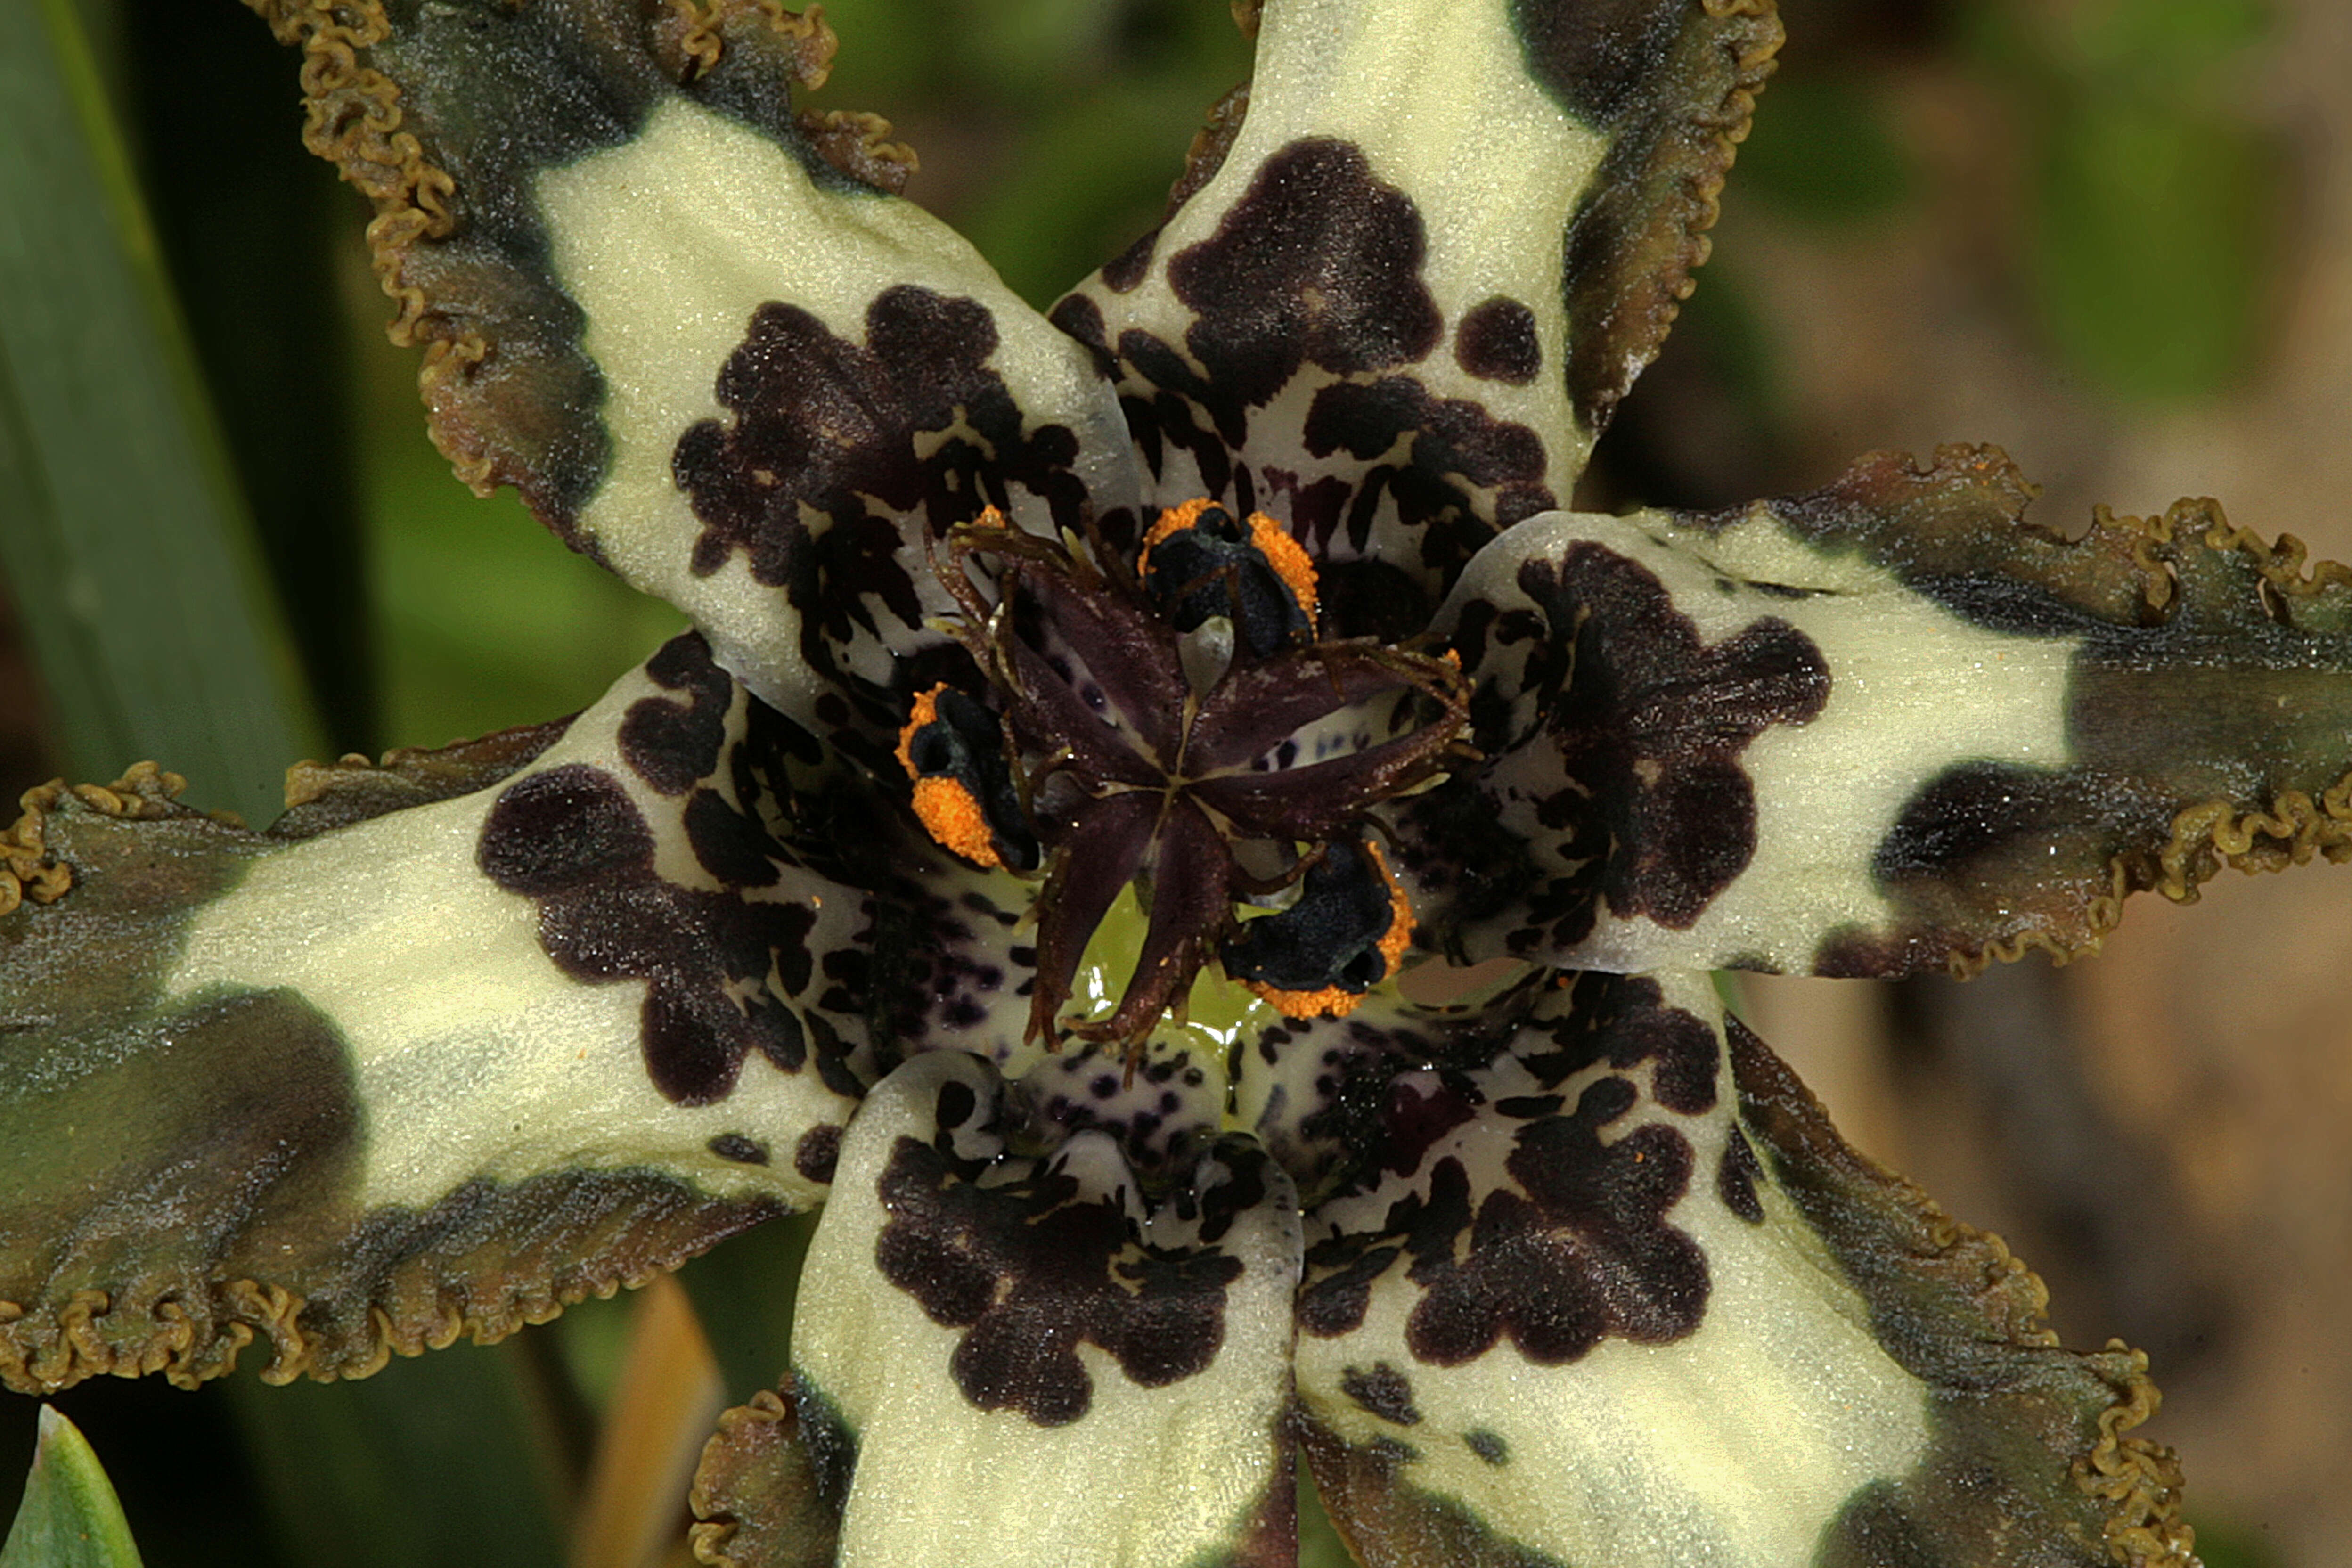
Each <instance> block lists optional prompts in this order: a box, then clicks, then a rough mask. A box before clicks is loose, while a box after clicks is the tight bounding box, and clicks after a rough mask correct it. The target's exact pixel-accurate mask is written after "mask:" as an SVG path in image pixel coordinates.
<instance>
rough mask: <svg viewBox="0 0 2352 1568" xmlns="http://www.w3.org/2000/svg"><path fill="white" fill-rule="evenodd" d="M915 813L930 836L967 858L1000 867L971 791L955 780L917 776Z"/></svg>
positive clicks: (999, 859)
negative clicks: (920, 777)
mask: <svg viewBox="0 0 2352 1568" xmlns="http://www.w3.org/2000/svg"><path fill="white" fill-rule="evenodd" d="M915 816H917V817H918V818H919V819H920V821H921V822H922V825H923V827H924V829H925V831H927V832H929V834H930V836H931V837H933V838H936V839H938V840H939V841H940V843H941V844H943V845H945V846H947V847H949V848H950V849H952V850H954V851H955V852H956V853H957V854H959V855H961V856H962V857H963V858H965V859H967V860H973V861H977V862H978V863H980V864H981V865H982V866H986V867H988V868H991V869H996V868H1001V867H1002V866H1003V864H1004V861H1003V858H1002V857H1000V856H999V855H998V854H997V853H996V838H995V836H994V835H993V834H992V833H991V832H989V830H988V818H987V817H986V816H982V813H981V809H980V802H978V801H976V800H974V799H972V797H971V791H970V790H968V789H966V788H964V787H963V785H962V784H961V783H960V782H958V781H957V780H955V779H917V780H916V781H915Z"/></svg>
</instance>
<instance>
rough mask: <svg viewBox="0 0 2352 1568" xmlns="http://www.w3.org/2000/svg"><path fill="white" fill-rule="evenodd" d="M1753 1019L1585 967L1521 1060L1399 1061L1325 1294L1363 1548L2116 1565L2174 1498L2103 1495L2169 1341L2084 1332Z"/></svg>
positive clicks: (1317, 1268)
mask: <svg viewBox="0 0 2352 1568" xmlns="http://www.w3.org/2000/svg"><path fill="white" fill-rule="evenodd" d="M1563 980H1565V977H1563ZM1731 1033H1732V1037H1733V1038H1732V1041H1731V1043H1730V1044H1729V1045H1728V1046H1727V1043H1726V1037H1725V1025H1724V1022H1723V1020H1722V1018H1721V1015H1720V1012H1719V1009H1718V1006H1717V1002H1716V1000H1715V995H1714V992H1713V988H1712V986H1711V984H1709V983H1708V981H1707V980H1706V976H1705V975H1704V974H1697V973H1691V974H1672V973H1667V974H1659V975H1654V976H1641V977H1616V976H1608V975H1584V976H1580V977H1577V978H1575V979H1574V980H1573V981H1572V982H1568V983H1565V984H1559V985H1558V986H1556V987H1555V988H1553V990H1552V992H1551V994H1549V996H1548V997H1546V998H1545V999H1543V1000H1541V1001H1540V1002H1538V1003H1537V1004H1536V1005H1533V1006H1531V1007H1529V1008H1528V1010H1527V1012H1526V1015H1525V1018H1524V1022H1523V1023H1522V1025H1521V1027H1520V1031H1519V1033H1518V1036H1517V1039H1516V1041H1515V1042H1514V1045H1513V1047H1512V1048H1511V1050H1510V1051H1508V1052H1507V1053H1505V1054H1502V1055H1498V1056H1497V1057H1496V1058H1494V1060H1493V1061H1492V1062H1490V1063H1488V1064H1486V1065H1485V1066H1482V1067H1476V1068H1473V1067H1471V1066H1470V1065H1469V1064H1467V1063H1466V1062H1465V1063H1457V1064H1450V1065H1449V1066H1448V1068H1444V1069H1441V1070H1433V1071H1428V1072H1423V1073H1419V1074H1410V1075H1407V1076H1406V1077H1404V1078H1402V1079H1398V1080H1396V1082H1395V1083H1394V1084H1393V1085H1392V1086H1391V1106H1392V1107H1393V1108H1394V1109H1393V1110H1391V1114H1390V1116H1389V1117H1388V1118H1387V1120H1386V1123H1385V1128H1384V1131H1385V1142H1375V1143H1374V1144H1373V1146H1372V1147H1371V1148H1370V1151H1369V1152H1370V1157H1371V1158H1374V1159H1377V1160H1378V1161H1379V1162H1380V1163H1379V1166H1378V1167H1377V1168H1376V1169H1374V1170H1372V1171H1370V1172H1368V1173H1367V1175H1366V1177H1365V1178H1364V1180H1363V1182H1362V1184H1361V1185H1360V1188H1359V1190H1357V1191H1354V1192H1352V1193H1349V1194H1343V1195H1342V1196H1339V1197H1337V1198H1334V1199H1332V1200H1330V1201H1328V1202H1327V1203H1325V1204H1324V1205H1320V1207H1319V1208H1318V1210H1317V1212H1316V1213H1315V1214H1313V1215H1310V1217H1309V1226H1308V1237H1307V1239H1308V1249H1307V1286H1306V1289H1304V1290H1303V1291H1302V1294H1301V1298H1300V1325H1301V1333H1300V1339H1299V1350H1298V1388H1299V1397H1300V1401H1301V1404H1302V1406H1303V1408H1304V1411H1305V1414H1306V1416H1307V1422H1306V1426H1305V1429H1304V1436H1305V1437H1306V1448H1307V1455H1308V1457H1309V1458H1310V1460H1311V1461H1312V1463H1313V1466H1314V1468H1315V1473H1316V1477H1317V1480H1318V1484H1319V1485H1320V1487H1321V1488H1322V1489H1323V1492H1324V1495H1325V1497H1326V1499H1327V1500H1328V1502H1329V1504H1330V1507H1331V1510H1332V1512H1333V1516H1334V1518H1335V1520H1337V1521H1338V1522H1339V1525H1340V1527H1341V1529H1342V1531H1343V1532H1345V1533H1347V1534H1348V1535H1349V1538H1350V1539H1351V1540H1352V1541H1353V1542H1354V1543H1355V1545H1356V1549H1357V1551H1358V1552H1359V1554H1360V1556H1361V1557H1362V1558H1363V1560H1364V1562H1366V1563H1368V1564H1370V1565H1371V1568H1406V1565H1419V1564H1423V1563H1447V1564H1458V1565H1463V1568H1472V1565H1494V1568H1500V1565H1502V1564H1506V1563H1509V1564H1529V1563H1562V1564H1569V1563H1612V1564H1615V1565H1617V1568H1643V1565H1645V1564H1658V1565H1661V1568H1664V1565H1667V1564H1684V1563H1718V1564H1725V1565H1732V1564H1740V1565H1752V1568H1783V1565H1785V1564H1789V1563H1822V1562H1828V1563H1886V1562H1902V1563H1920V1564H1928V1563H1937V1564H1950V1565H1952V1568H1960V1565H1962V1564H1966V1565H1967V1568H1989V1565H1992V1564H2006V1563H2074V1564H2079V1565H2080V1568H2094V1565H2095V1564H2101V1563H2106V1562H2108V1561H2109V1559H2108V1557H2107V1554H2106V1542H2107V1541H2108V1540H2109V1539H2114V1540H2116V1541H2118V1542H2127V1541H2129V1540H2134V1539H2137V1538H2133V1537H2131V1535H2130V1532H2131V1531H2134V1530H2136V1529H2139V1528H2141V1527H2144V1526H2148V1525H2150V1524H2151V1522H2152V1521H2154V1520H2155V1516H2154V1515H2150V1514H2145V1513H2142V1512H2137V1511H2135V1510H2134V1508H2133V1506H2132V1505H2131V1504H2130V1503H2129V1502H2128V1501H2126V1505H2125V1506H2122V1507H2118V1506H2116V1504H2115V1502H2114V1500H2113V1499H2112V1498H2110V1497H2108V1496H2106V1495H2105V1494H2104V1492H2103V1491H2102V1484H2103V1476H2102V1472H2101V1469H2100V1467H2101V1466H2102V1465H2103V1464H2112V1465H2116V1466H2123V1467H2125V1468H2128V1461H2129V1460H2130V1458H2131V1457H2132V1451H2129V1450H2126V1449H2123V1448H2120V1447H2118V1446H2117V1445H2116V1441H2115V1438H2116V1430H2117V1428H2118V1427H2119V1426H2128V1425H2130V1424H2132V1423H2133V1422H2136V1421H2137V1419H2139V1418H2140V1416H2141V1415H2144V1414H2145V1405H2146V1403H2147V1399H2148V1398H2149V1397H2150V1395H2149V1393H2148V1391H2147V1388H2146V1385H2145V1382H2144V1379H2143V1378H2142V1377H2141V1375H2140V1370H2139V1363H2137V1361H2136V1360H2135V1359H2134V1358H2132V1357H2130V1356H2128V1355H2125V1354H2120V1353H2110V1354H2106V1355H2101V1356H2092V1357H2081V1356H2075V1355H2073V1354H2071V1353H2069V1352H2063V1351H2061V1350H2059V1349H2057V1348H2056V1347H2055V1345H2054V1343H2053V1342H2051V1340H2050V1339H2049V1336H2047V1335H2046V1334H2045V1333H2043V1332H2042V1331H2041V1328H2040V1325H2039V1321H2038V1319H2037V1318H2036V1317H2035V1312H2036V1310H2038V1306H2039V1300H2040V1299H2039V1296H2038V1294H2037V1291H2038V1287H2035V1286H2033V1285H2032V1283H2031V1280H2030V1277H2027V1276H2023V1275H2021V1274H2020V1273H2018V1272H2017V1271H2016V1270H2015V1266H2014V1265H2013V1264H2011V1261H2010V1260H2009V1258H2008V1256H2007V1254H2006V1253H2005V1252H2003V1251H2001V1250H2000V1247H1999V1244H1998V1243H1994V1242H1990V1241H1987V1240H1984V1239H1981V1238H1978V1237H1974V1236H1973V1235H1972V1234H1970V1233H1968V1232H1966V1231H1965V1230H1964V1229H1962V1228H1961V1227H1958V1226H1953V1225H1952V1224H1951V1223H1950V1222H1948V1221H1946V1220H1944V1219H1943V1218H1942V1216H1941V1215H1937V1214H1936V1213H1935V1212H1934V1211H1933V1210H1932V1208H1930V1207H1929V1206H1928V1205H1926V1204H1925V1202H1924V1200H1921V1199H1919V1198H1918V1197H1917V1195H1916V1194H1913V1193H1910V1192H1909V1191H1908V1190H1907V1189H1905V1188H1903V1187H1902V1186H1901V1185H1900V1184H1897V1183H1895V1182H1893V1181H1892V1180H1891V1179H1890V1178H1886V1177H1885V1176H1883V1175H1881V1174H1878V1173H1874V1172H1872V1171H1870V1170H1869V1169H1868V1168H1867V1167H1866V1166H1864V1164H1863V1163H1861V1162H1859V1161H1858V1160H1856V1159H1855V1158H1854V1157H1853V1156H1852V1155H1851V1154H1850V1153H1848V1152H1845V1151H1844V1150H1843V1146H1842V1145H1839V1144H1837V1143H1836V1142H1835V1135H1834V1134H1833V1133H1830V1132H1829V1131H1828V1130H1827V1128H1826V1126H1825V1124H1823V1123H1822V1122H1821V1121H1820V1120H1819V1115H1818V1112H1817V1111H1815V1110H1812V1109H1811V1106H1810V1102H1805V1101H1802V1099H1801V1091H1799V1090H1793V1089H1792V1088H1791V1087H1790V1085H1789V1084H1788V1081H1787V1079H1786V1077H1785V1069H1780V1068H1778V1066H1777V1064H1775V1063H1773V1062H1771V1060H1770V1058H1769V1053H1768V1052H1765V1051H1764V1050H1763V1048H1762V1047H1760V1046H1758V1045H1756V1044H1755V1043H1754V1042H1753V1039H1752V1037H1745V1036H1744V1035H1742V1034H1741V1033H1740V1031H1738V1027H1737V1026H1732V1030H1731ZM1775 1075H1778V1076H1775ZM2147 1474H2148V1475H2150V1476H2151V1477H2155V1476H2157V1475H2158V1471H2156V1470H2153V1469H2151V1470H2149V1471H2147ZM2125 1490H2128V1488H2126V1489H2125ZM2141 1501H2143V1502H2145V1501H2147V1499H2145V1498H2143V1499H2142V1500H2141ZM2151 1560H2152V1561H2161V1560H2163V1559H2161V1558H2160V1557H2157V1558H2151Z"/></svg>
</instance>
